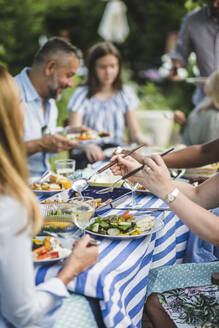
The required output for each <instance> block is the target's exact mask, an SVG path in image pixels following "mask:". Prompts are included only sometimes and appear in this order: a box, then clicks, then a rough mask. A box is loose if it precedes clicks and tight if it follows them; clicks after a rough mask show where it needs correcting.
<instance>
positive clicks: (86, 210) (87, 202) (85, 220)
mask: <svg viewBox="0 0 219 328" xmlns="http://www.w3.org/2000/svg"><path fill="white" fill-rule="evenodd" d="M69 203H70V204H71V208H72V211H73V213H74V218H75V223H76V225H77V226H79V227H80V228H82V229H84V228H85V227H87V226H88V225H89V223H90V219H91V218H92V217H93V216H94V211H95V201H94V198H93V197H74V198H72V199H71V200H70V202H69Z"/></svg>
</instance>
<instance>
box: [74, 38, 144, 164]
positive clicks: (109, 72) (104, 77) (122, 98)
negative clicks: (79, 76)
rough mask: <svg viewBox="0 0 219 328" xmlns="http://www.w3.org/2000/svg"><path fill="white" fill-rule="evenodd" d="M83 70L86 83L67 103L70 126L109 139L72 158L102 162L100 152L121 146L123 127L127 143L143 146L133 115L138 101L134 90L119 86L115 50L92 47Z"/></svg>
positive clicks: (106, 45) (108, 45) (109, 46)
mask: <svg viewBox="0 0 219 328" xmlns="http://www.w3.org/2000/svg"><path fill="white" fill-rule="evenodd" d="M87 68H88V77H87V82H86V84H85V85H84V86H80V87H78V88H77V89H76V91H75V92H74V93H73V95H72V97H71V98H70V101H69V104H68V110H69V111H70V124H71V125H73V126H79V125H81V124H84V125H86V126H88V127H89V128H91V129H94V130H96V131H98V132H101V131H105V132H107V133H109V134H110V138H109V139H108V141H107V144H103V146H102V147H100V146H97V145H94V144H90V145H88V146H86V147H84V149H83V150H84V151H85V153H86V156H85V155H83V156H82V155H80V156H76V160H78V161H77V162H79V159H80V161H81V160H82V159H83V160H84V159H85V158H86V157H87V160H88V161H89V162H95V161H98V160H103V159H104V157H105V156H104V153H103V149H105V148H107V147H110V146H118V145H122V144H124V135H125V128H126V126H127V127H128V134H129V139H130V141H132V142H137V143H146V144H147V141H146V140H145V138H144V137H143V135H142V134H141V131H140V128H139V124H138V121H137V117H136V112H135V109H137V107H138V105H139V100H138V98H137V96H136V94H135V93H134V91H133V90H132V89H131V88H130V87H128V86H124V85H123V83H122V80H121V58H120V54H119V51H118V50H117V49H116V47H114V45H113V44H111V43H108V42H103V43H98V44H96V45H94V46H93V47H92V48H91V49H90V50H89V52H88V56H87ZM88 161H86V162H84V166H85V165H86V164H87V163H88Z"/></svg>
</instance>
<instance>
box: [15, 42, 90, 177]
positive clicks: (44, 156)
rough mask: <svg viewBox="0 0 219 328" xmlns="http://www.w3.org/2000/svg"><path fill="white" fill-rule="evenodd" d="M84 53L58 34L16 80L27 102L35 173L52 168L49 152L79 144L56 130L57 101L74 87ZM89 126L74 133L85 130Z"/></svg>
mask: <svg viewBox="0 0 219 328" xmlns="http://www.w3.org/2000/svg"><path fill="white" fill-rule="evenodd" d="M80 58H81V53H80V51H79V50H78V49H77V48H76V47H75V46H73V45H72V44H71V43H70V42H68V41H66V40H64V39H62V38H58V37H54V38H52V39H50V40H49V41H48V42H47V43H46V44H45V45H44V46H43V47H42V48H41V49H39V50H38V52H37V53H36V55H35V58H34V61H33V65H32V67H31V68H28V67H26V68H24V69H23V70H22V71H21V73H20V74H18V75H17V76H16V77H15V79H16V82H17V84H18V86H19V88H20V90H21V98H22V101H23V102H24V103H26V105H27V110H26V111H25V114H24V141H25V145H26V149H27V154H28V156H29V158H28V164H29V169H30V174H31V176H41V175H42V174H43V173H44V172H45V171H46V170H47V169H49V163H48V156H49V154H48V153H58V152H60V151H63V150H69V149H72V148H74V147H76V146H77V142H75V141H72V140H69V139H67V138H64V137H63V136H62V135H60V134H58V133H56V120H57V116H58V111H57V107H56V103H55V100H58V99H59V98H60V96H61V93H62V91H63V90H64V89H65V88H67V87H72V86H73V77H74V75H75V74H76V71H77V69H78V67H79V64H80ZM84 130H86V128H85V127H83V126H82V127H78V128H75V129H74V131H71V132H82V131H84Z"/></svg>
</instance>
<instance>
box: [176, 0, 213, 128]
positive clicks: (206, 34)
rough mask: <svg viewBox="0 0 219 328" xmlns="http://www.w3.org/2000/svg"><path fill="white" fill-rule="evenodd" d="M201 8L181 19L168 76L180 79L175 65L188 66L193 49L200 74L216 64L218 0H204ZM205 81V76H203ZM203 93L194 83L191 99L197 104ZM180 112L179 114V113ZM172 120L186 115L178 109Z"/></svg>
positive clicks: (207, 73) (208, 72) (210, 70)
mask: <svg viewBox="0 0 219 328" xmlns="http://www.w3.org/2000/svg"><path fill="white" fill-rule="evenodd" d="M205 2H206V4H207V5H205V6H203V7H202V8H199V9H195V10H194V11H192V12H191V13H189V14H188V15H187V16H186V17H185V19H184V20H183V23H182V26H181V29H180V32H179V38H178V41H177V43H176V46H175V48H174V49H173V51H172V52H171V53H170V57H171V59H172V69H171V74H170V78H171V79H172V80H173V81H177V80H178V79H179V77H178V74H177V68H179V67H181V66H187V61H188V57H189V55H190V53H191V52H195V54H196V57H197V66H198V68H199V71H200V75H201V77H208V76H209V75H210V74H211V73H213V72H214V71H216V69H217V68H218V66H219V0H205ZM203 81H204V79H203ZM204 96H205V93H204V89H203V86H197V88H196V90H195V93H194V96H193V103H194V105H197V104H198V103H199V102H200V101H201V100H202V99H203V97H204ZM178 116H179V117H178ZM178 116H177V117H175V120H176V122H177V123H179V124H181V123H183V122H184V120H185V118H184V117H181V114H180V113H179V115H178Z"/></svg>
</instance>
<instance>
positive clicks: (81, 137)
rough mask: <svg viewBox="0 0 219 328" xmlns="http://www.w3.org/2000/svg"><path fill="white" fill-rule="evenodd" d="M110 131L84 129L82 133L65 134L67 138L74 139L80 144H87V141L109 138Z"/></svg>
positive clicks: (99, 140)
mask: <svg viewBox="0 0 219 328" xmlns="http://www.w3.org/2000/svg"><path fill="white" fill-rule="evenodd" d="M109 137H110V133H108V132H105V131H101V132H99V133H98V132H96V131H85V132H82V133H69V134H67V138H69V139H72V140H76V141H78V142H79V143H80V144H88V143H99V142H101V141H102V140H103V139H105V138H109Z"/></svg>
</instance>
